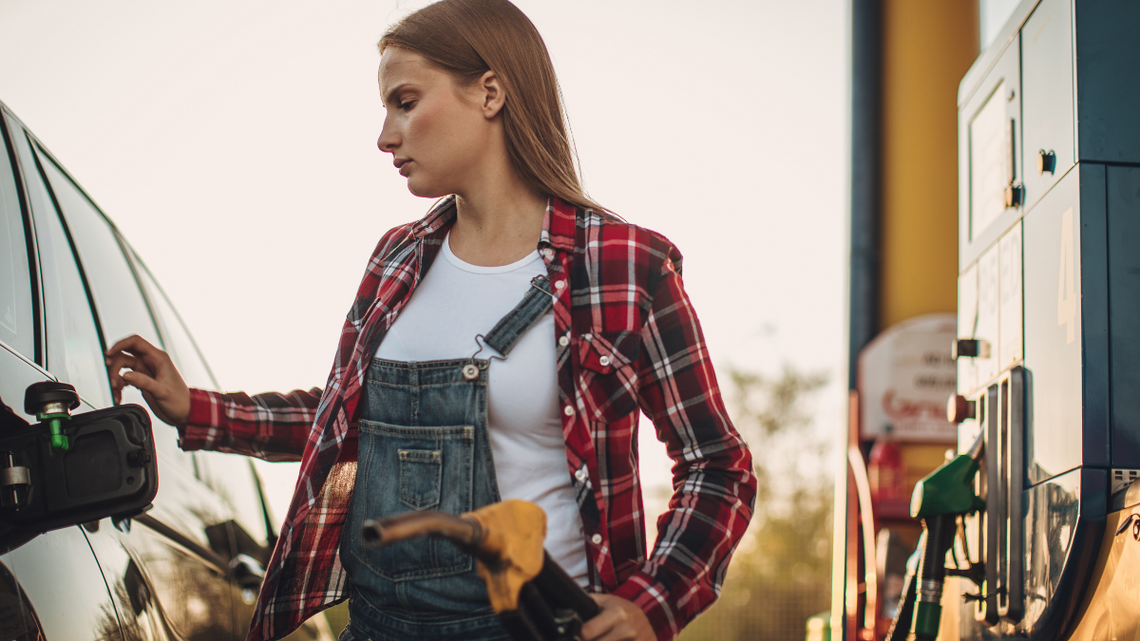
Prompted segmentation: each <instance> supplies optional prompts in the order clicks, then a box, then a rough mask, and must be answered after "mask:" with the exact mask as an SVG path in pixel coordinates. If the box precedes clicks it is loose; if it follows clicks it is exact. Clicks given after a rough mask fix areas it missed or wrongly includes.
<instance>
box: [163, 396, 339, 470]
mask: <svg viewBox="0 0 1140 641" xmlns="http://www.w3.org/2000/svg"><path fill="white" fill-rule="evenodd" d="M320 400H321V390H320V389H319V388H315V387H314V388H313V389H310V390H307V391H306V390H294V391H292V392H289V393H287V394H281V393H277V392H267V393H265V394H257V395H255V396H250V395H248V394H245V393H244V392H233V393H226V394H222V393H219V392H211V391H207V390H200V389H191V390H190V417H189V420H188V422H187V424H186V426H184V427H181V428H179V430H178V434H179V437H180V440H179V445H180V446H181V447H182V449H184V450H187V451H189V450H213V451H217V452H230V453H233V454H244V455H246V456H256V457H257V458H261V459H265V460H267V461H299V460H301V455H302V454H303V453H304V451H305V443H306V441H307V440H308V437H309V432H310V430H311V429H312V426H313V420H314V419H315V418H316V414H317V406H318V404H319V403H320Z"/></svg>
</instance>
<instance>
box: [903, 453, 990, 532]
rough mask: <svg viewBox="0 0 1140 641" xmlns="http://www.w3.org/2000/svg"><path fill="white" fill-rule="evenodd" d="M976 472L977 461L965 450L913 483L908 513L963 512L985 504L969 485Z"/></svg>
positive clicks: (930, 514) (924, 514) (921, 514)
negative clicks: (965, 452) (915, 483)
mask: <svg viewBox="0 0 1140 641" xmlns="http://www.w3.org/2000/svg"><path fill="white" fill-rule="evenodd" d="M977 473H978V462H977V461H975V460H974V458H973V457H972V456H970V455H968V454H959V455H958V456H956V457H954V459H953V460H951V461H949V462H947V463H945V464H944V465H943V466H942V467H940V468H938V469H937V470H934V471H933V472H931V473H930V474H928V475H927V476H926V478H924V479H922V480H921V481H919V482H918V484H917V485H915V486H914V494H912V495H911V498H910V515H911V516H913V517H914V518H916V519H924V518H927V517H930V516H939V515H943V514H966V513H968V512H973V511H976V510H980V509H983V508H985V502H983V501H982V500H981V499H979V498H978V497H977V496H976V495H975V494H974V488H973V487H971V485H972V483H973V481H974V475H975V474H977Z"/></svg>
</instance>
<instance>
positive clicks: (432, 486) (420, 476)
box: [397, 450, 443, 510]
mask: <svg viewBox="0 0 1140 641" xmlns="http://www.w3.org/2000/svg"><path fill="white" fill-rule="evenodd" d="M397 455H398V458H399V459H400V502H401V503H403V504H404V505H406V506H408V507H410V508H412V509H413V510H430V509H431V508H433V507H435V506H437V505H439V494H440V484H441V483H442V481H443V451H442V450H399V451H398V452H397Z"/></svg>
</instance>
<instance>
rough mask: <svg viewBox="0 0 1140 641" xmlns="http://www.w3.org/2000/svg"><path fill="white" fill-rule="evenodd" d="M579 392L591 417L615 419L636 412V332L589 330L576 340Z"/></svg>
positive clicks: (611, 420) (638, 352) (639, 344)
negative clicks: (579, 366)
mask: <svg viewBox="0 0 1140 641" xmlns="http://www.w3.org/2000/svg"><path fill="white" fill-rule="evenodd" d="M575 347H576V350H577V352H576V353H577V357H578V363H579V365H581V368H580V370H579V374H578V391H579V393H580V394H581V395H582V400H583V401H584V402H585V406H586V411H587V413H588V414H589V415H590V416H591V418H593V419H596V420H601V421H605V422H607V423H608V422H613V421H616V420H618V419H621V418H624V417H626V416H628V415H630V414H632V413H633V412H635V411H637V408H638V405H637V387H638V385H637V364H638V358H639V357H640V355H641V336H640V334H638V333H636V332H631V331H621V332H590V333H586V334H581V335H580V336H578V337H577V339H576V345H575Z"/></svg>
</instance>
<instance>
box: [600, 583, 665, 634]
mask: <svg viewBox="0 0 1140 641" xmlns="http://www.w3.org/2000/svg"><path fill="white" fill-rule="evenodd" d="M590 596H592V597H594V601H597V603H598V607H600V608H601V611H600V612H598V616H596V617H594V618H592V619H590V620H589V621H587V622H586V623H585V624H583V625H582V639H584V641H656V639H657V635H656V634H655V633H654V632H653V627H652V626H650V625H649V618H648V617H646V616H645V612H643V611H642V610H641V608H639V607H637V606H636V605H634V604H633V602H632V601H626V600H625V599H623V598H621V597H616V596H613V595H610V594H591V595H590Z"/></svg>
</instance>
